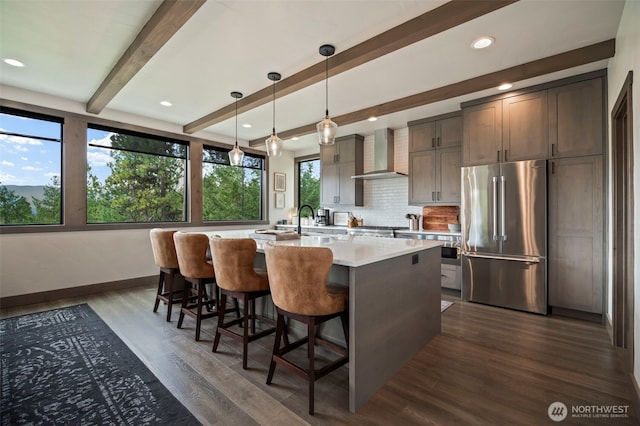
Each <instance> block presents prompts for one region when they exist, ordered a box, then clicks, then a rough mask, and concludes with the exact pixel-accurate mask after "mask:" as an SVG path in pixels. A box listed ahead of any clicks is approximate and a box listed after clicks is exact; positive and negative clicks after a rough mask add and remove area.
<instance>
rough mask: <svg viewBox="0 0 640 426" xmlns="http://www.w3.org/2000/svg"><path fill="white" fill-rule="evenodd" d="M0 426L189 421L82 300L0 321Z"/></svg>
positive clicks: (191, 418)
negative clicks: (0, 381)
mask: <svg viewBox="0 0 640 426" xmlns="http://www.w3.org/2000/svg"><path fill="white" fill-rule="evenodd" d="M0 353H1V354H2V360H1V370H0V372H1V374H2V376H1V377H2V386H1V388H0V423H1V424H2V425H23V424H33V425H54V424H55V425H62V424H65V425H69V424H77V425H79V424H83V425H89V424H101V425H103V424H112V425H126V424H129V425H136V426H137V425H149V424H156V425H157V424H171V425H197V424H200V423H199V422H198V421H197V420H196V419H195V418H194V417H193V416H192V415H191V413H189V411H188V410H187V409H186V408H185V407H184V406H183V405H182V404H181V403H180V402H179V401H178V400H177V399H176V398H175V397H174V396H173V395H172V394H171V393H170V392H169V391H168V390H167V388H165V387H164V386H163V385H162V383H160V382H159V381H158V379H157V378H156V377H155V376H154V375H153V374H152V373H151V371H149V370H148V369H147V367H146V366H145V365H144V364H143V363H142V361H140V360H139V359H138V358H137V357H136V356H135V355H134V354H133V352H131V350H129V348H127V346H126V345H125V344H124V342H122V340H120V338H119V337H118V336H116V335H115V333H114V332H113V331H112V330H111V329H110V328H109V327H108V326H107V325H106V324H105V323H104V321H102V319H100V317H98V315H97V314H96V313H95V312H94V311H93V310H92V309H91V308H90V307H89V306H88V305H86V304H83V305H77V306H71V307H68V308H63V309H56V310H53V311H47V312H40V313H37V314H30V315H23V316H19V317H15V318H7V319H4V320H0Z"/></svg>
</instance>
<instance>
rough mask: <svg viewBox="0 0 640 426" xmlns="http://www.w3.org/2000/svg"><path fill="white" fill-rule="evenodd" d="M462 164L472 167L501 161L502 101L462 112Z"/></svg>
mask: <svg viewBox="0 0 640 426" xmlns="http://www.w3.org/2000/svg"><path fill="white" fill-rule="evenodd" d="M462 120H463V121H462V122H463V139H462V164H463V165H465V166H473V165H480V164H492V163H496V162H500V161H502V156H501V155H500V154H501V151H502V101H494V102H487V103H484V104H480V105H473V106H470V107H467V108H464V109H463V110H462Z"/></svg>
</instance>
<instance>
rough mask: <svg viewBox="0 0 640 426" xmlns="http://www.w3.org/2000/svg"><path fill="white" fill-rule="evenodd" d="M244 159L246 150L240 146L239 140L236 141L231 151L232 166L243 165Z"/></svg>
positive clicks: (230, 160) (230, 161)
mask: <svg viewBox="0 0 640 426" xmlns="http://www.w3.org/2000/svg"><path fill="white" fill-rule="evenodd" d="M242 160H244V152H242V150H240V148H238V141H236V146H234V147H233V149H232V150H231V151H229V163H231V165H232V166H242Z"/></svg>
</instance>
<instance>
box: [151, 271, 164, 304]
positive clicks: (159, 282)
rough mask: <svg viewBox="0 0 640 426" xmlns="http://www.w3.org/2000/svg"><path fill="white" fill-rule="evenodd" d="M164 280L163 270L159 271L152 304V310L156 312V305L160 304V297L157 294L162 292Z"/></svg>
mask: <svg viewBox="0 0 640 426" xmlns="http://www.w3.org/2000/svg"><path fill="white" fill-rule="evenodd" d="M163 281H164V272H163V271H160V277H159V278H158V292H157V293H156V303H155V304H154V305H153V312H158V305H159V304H160V299H159V298H158V295H160V294H162V288H163V284H164V283H163Z"/></svg>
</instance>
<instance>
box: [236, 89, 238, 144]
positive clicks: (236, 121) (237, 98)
mask: <svg viewBox="0 0 640 426" xmlns="http://www.w3.org/2000/svg"><path fill="white" fill-rule="evenodd" d="M237 147H238V98H236V148H237Z"/></svg>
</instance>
